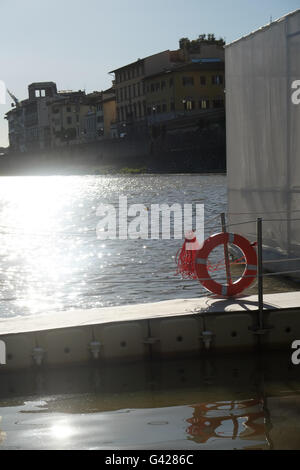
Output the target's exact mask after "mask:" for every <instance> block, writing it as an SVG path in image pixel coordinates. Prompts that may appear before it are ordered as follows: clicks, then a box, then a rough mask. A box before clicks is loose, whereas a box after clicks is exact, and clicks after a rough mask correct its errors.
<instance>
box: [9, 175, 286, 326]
mask: <svg viewBox="0 0 300 470" xmlns="http://www.w3.org/2000/svg"><path fill="white" fill-rule="evenodd" d="M0 182H1V184H0V237H1V243H0V260H1V269H0V317H12V316H16V315H32V314H41V313H45V312H51V311H57V310H66V309H72V308H92V307H104V306H110V305H122V304H129V303H141V302H152V301H160V300H167V299H174V298H180V297H185V298H186V297H197V296H198V295H200V294H202V295H203V294H204V293H205V291H204V289H203V288H202V287H201V286H200V284H199V283H198V282H197V281H189V280H188V281H186V280H181V279H180V278H179V277H178V276H176V275H175V272H176V266H175V255H176V253H177V251H178V249H179V248H180V247H181V245H182V240H174V239H172V240H143V239H138V240H107V241H105V242H104V241H103V240H100V239H97V234H96V227H97V224H98V223H99V221H100V220H101V217H100V216H97V208H98V207H99V205H100V204H103V203H105V204H114V205H115V207H118V206H117V205H118V202H119V196H127V197H128V205H130V204H138V203H141V204H144V205H146V206H147V207H149V206H150V205H151V204H155V203H156V204H163V203H167V204H170V205H171V204H173V203H179V204H182V205H183V204H184V203H189V204H191V203H194V204H196V203H199V204H204V205H205V219H206V226H205V229H206V230H205V232H206V236H208V235H210V234H211V233H214V232H216V231H220V223H219V220H213V221H212V220H211V218H214V217H215V216H217V215H218V214H220V213H221V212H222V211H225V210H226V204H227V201H226V176H224V175H142V176H57V177H53V176H50V177H2V178H1V179H0ZM129 220H130V219H129ZM131 220H132V219H131ZM265 288H266V290H270V289H271V291H282V290H291V289H293V288H294V287H293V286H292V287H291V286H290V285H287V284H286V283H284V282H283V281H280V282H278V280H276V279H274V278H273V279H271V280H267V281H266V286H265ZM254 289H255V288H254ZM253 292H254V290H251V292H250V293H253Z"/></svg>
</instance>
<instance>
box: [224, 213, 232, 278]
mask: <svg viewBox="0 0 300 470" xmlns="http://www.w3.org/2000/svg"><path fill="white" fill-rule="evenodd" d="M221 224H222V232H223V233H226V232H227V229H226V218H225V214H224V212H223V213H222V214H221ZM224 258H225V268H226V279H227V284H228V285H229V284H231V283H232V282H231V272H230V262H229V253H228V245H227V243H224Z"/></svg>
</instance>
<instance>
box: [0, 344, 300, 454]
mask: <svg viewBox="0 0 300 470" xmlns="http://www.w3.org/2000/svg"><path fill="white" fill-rule="evenodd" d="M299 372H300V370H299V369H298V368H297V367H295V366H292V365H291V361H290V355H289V354H286V355H282V354H281V355H278V354H275V353H273V354H272V355H269V356H263V357H259V356H253V355H252V356H251V357H250V356H247V355H244V356H242V357H236V356H228V357H223V358H210V359H208V358H201V359H194V360H189V361H187V360H185V361H168V362H161V363H155V362H154V363H147V364H143V363H141V364H131V365H130V364H129V365H122V366H120V367H117V366H110V367H105V368H102V369H99V368H86V367H85V368H69V369H68V370H61V371H59V370H58V371H48V372H39V373H33V372H32V373H30V374H29V373H28V372H27V373H20V374H18V375H17V376H16V375H15V374H5V375H2V374H1V383H0V416H1V417H2V420H1V422H0V450H1V449H192V450H201V449H266V450H271V449H300V419H299V418H300V373H299Z"/></svg>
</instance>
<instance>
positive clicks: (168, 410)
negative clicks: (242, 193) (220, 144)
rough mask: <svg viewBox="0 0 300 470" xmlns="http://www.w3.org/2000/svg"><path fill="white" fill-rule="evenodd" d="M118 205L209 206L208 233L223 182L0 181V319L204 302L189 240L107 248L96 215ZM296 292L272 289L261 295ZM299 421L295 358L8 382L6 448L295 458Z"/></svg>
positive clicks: (1, 389)
mask: <svg viewBox="0 0 300 470" xmlns="http://www.w3.org/2000/svg"><path fill="white" fill-rule="evenodd" d="M119 196H127V197H128V205H130V204H138V203H139V204H144V205H145V210H146V211H148V208H149V207H150V206H151V204H163V203H167V204H169V205H171V204H173V203H179V204H181V205H183V204H191V203H193V204H204V206H205V220H206V224H205V235H206V236H208V235H210V234H211V233H213V232H218V231H220V221H219V217H218V216H219V214H220V213H221V212H223V211H226V207H227V201H226V177H225V176H224V175H143V176H74V177H73V176H70V177H66V176H59V177H53V176H51V177H13V178H11V177H10V178H1V185H0V214H1V222H0V237H1V244H0V257H1V269H0V290H1V297H0V317H2V318H3V317H13V316H17V315H40V314H43V313H46V312H47V313H49V312H51V311H57V310H67V309H76V308H92V307H103V306H110V305H122V304H128V303H140V302H153V301H160V300H166V299H174V298H187V297H197V296H199V295H203V294H205V291H204V289H203V288H202V287H201V286H200V284H199V283H198V282H197V281H190V280H182V279H181V278H180V277H178V276H176V265H175V255H176V252H177V251H178V249H179V248H180V247H181V245H182V242H183V240H178V239H175V240H174V238H173V239H170V240H162V239H159V240H151V239H142V238H138V239H135V240H118V239H117V240H105V241H103V240H101V239H99V238H97V232H96V228H97V224H98V223H99V220H100V218H101V217H100V216H99V215H97V208H98V207H99V205H100V204H103V203H105V204H113V205H114V206H117V205H118V203H119ZM214 218H215V219H214ZM212 219H214V220H212ZM215 261H216V262H217V259H216V260H215ZM295 289H296V287H295V285H294V284H293V283H291V282H289V281H284V280H283V279H278V278H269V279H267V280H266V282H265V292H281V291H286V290H295ZM254 292H256V288H255V286H254V287H253V288H252V289H250V291H249V293H254ZM299 413H300V378H299V372H298V368H297V367H293V366H291V360H290V354H289V353H287V354H284V355H278V356H277V355H276V356H274V355H272V356H270V357H254V356H251V357H246V356H243V357H239V356H234V357H228V358H225V357H224V358H222V357H218V358H217V357H216V358H206V357H203V358H195V359H194V360H189V361H187V360H183V361H166V362H165V361H162V362H160V363H155V362H153V363H147V364H144V363H140V364H131V365H130V364H129V365H126V366H124V365H123V366H122V367H121V368H120V367H118V366H114V367H106V366H102V367H101V368H97V367H95V368H93V367H84V368H71V367H70V368H68V369H67V370H49V371H41V372H35V371H31V372H26V373H22V372H19V373H18V374H15V373H4V372H3V374H2V373H1V377H0V449H47V448H48V449H72V448H74V449H151V448H152V449H154V448H155V449H192V450H200V449H252V448H256V449H272V448H275V449H279V448H289V449H299V448H300V437H299V436H300V432H299V431H300V429H299V419H298V417H299Z"/></svg>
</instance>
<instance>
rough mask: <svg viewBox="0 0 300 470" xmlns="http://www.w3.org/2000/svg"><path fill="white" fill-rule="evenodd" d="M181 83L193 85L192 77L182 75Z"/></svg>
mask: <svg viewBox="0 0 300 470" xmlns="http://www.w3.org/2000/svg"><path fill="white" fill-rule="evenodd" d="M182 84H183V86H193V85H194V77H182Z"/></svg>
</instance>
